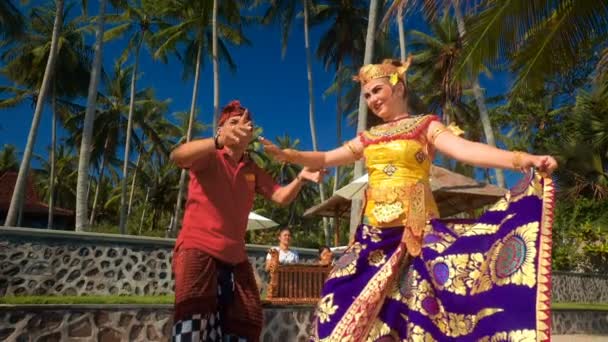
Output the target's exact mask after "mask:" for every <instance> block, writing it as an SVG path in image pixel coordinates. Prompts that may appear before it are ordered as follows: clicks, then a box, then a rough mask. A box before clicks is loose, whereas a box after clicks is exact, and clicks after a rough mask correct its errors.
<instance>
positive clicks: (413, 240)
mask: <svg viewBox="0 0 608 342" xmlns="http://www.w3.org/2000/svg"><path fill="white" fill-rule="evenodd" d="M434 120H438V118H437V116H435V115H424V116H420V117H408V118H405V119H401V120H397V121H394V122H390V123H387V124H383V125H379V126H376V127H373V128H371V129H370V130H369V131H365V132H363V133H362V134H361V135H360V138H361V141H362V143H363V145H364V146H365V149H364V151H363V155H364V156H365V164H366V167H367V172H368V175H369V181H368V188H367V191H366V204H365V209H364V222H365V223H368V224H369V225H371V226H374V227H379V228H383V227H397V226H404V227H405V231H404V234H403V241H404V242H405V244H406V246H407V249H408V252H409V254H411V255H413V256H417V255H418V254H420V250H421V245H422V233H423V230H424V227H425V226H426V224H427V221H428V220H429V219H431V218H436V217H439V211H438V209H437V205H436V204H435V201H434V199H433V195H432V191H431V186H430V171H431V162H432V160H431V159H432V157H431V156H430V150H429V146H428V144H427V142H426V137H425V135H424V132H426V128H427V127H428V125H429V124H430V123H431V122H432V121H434Z"/></svg>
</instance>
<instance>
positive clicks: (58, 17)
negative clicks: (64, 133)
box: [4, 0, 63, 226]
mask: <svg viewBox="0 0 608 342" xmlns="http://www.w3.org/2000/svg"><path fill="white" fill-rule="evenodd" d="M55 6H56V11H55V21H54V23H53V34H52V39H51V48H50V51H49V56H48V58H47V65H46V68H45V70H44V76H43V80H42V84H41V86H40V92H39V96H38V101H37V102H36V109H35V111H34V118H33V119H32V126H31V128H30V133H29V135H28V139H27V144H26V146H25V151H24V153H23V159H22V160H21V166H20V167H19V173H18V175H17V181H16V182H15V189H14V190H13V196H12V198H11V204H10V207H9V210H8V212H7V215H6V220H5V223H4V224H5V226H12V225H14V224H15V222H16V220H17V216H18V213H19V211H20V208H21V206H22V201H23V197H24V195H25V186H26V182H27V174H28V172H29V166H30V161H31V158H32V151H33V149H34V144H35V142H36V134H37V132H38V124H39V123H40V116H41V115H42V109H43V107H44V102H45V101H46V96H47V93H48V90H49V88H50V85H51V74H52V72H53V68H54V66H55V60H56V58H57V46H58V43H59V30H60V27H61V25H62V20H63V0H57V2H56V4H55Z"/></svg>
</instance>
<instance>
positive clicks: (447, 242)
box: [422, 231, 456, 253]
mask: <svg viewBox="0 0 608 342" xmlns="http://www.w3.org/2000/svg"><path fill="white" fill-rule="evenodd" d="M454 241H456V237H454V236H452V235H450V234H446V233H439V232H435V231H431V232H428V233H426V234H425V235H424V239H423V240H422V242H423V245H424V247H425V248H430V249H432V250H434V251H436V252H437V253H443V251H445V250H446V249H447V248H448V247H450V246H451V245H452V244H453V243H454Z"/></svg>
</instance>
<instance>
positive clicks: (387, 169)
mask: <svg viewBox="0 0 608 342" xmlns="http://www.w3.org/2000/svg"><path fill="white" fill-rule="evenodd" d="M382 172H384V173H386V175H387V176H389V177H390V176H392V175H394V174H395V172H397V167H395V165H393V164H386V166H385V167H384V168H383V169H382Z"/></svg>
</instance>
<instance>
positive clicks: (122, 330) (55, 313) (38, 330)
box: [0, 306, 608, 342]
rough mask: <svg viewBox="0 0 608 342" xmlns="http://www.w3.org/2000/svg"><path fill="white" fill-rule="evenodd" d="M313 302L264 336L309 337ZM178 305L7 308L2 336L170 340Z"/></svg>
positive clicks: (560, 328)
mask: <svg viewBox="0 0 608 342" xmlns="http://www.w3.org/2000/svg"><path fill="white" fill-rule="evenodd" d="M312 312H313V309H312V308H311V307H291V308H278V307H266V308H265V309H264V320H265V322H264V323H265V324H264V329H263V331H262V337H261V341H263V342H305V341H307V340H308V339H307V336H308V334H309V332H310V331H309V329H310V326H311V324H310V323H311V318H312ZM171 316H172V310H171V308H170V307H168V306H164V307H161V306H159V307H157V308H153V309H151V308H137V307H134V306H133V307H130V308H124V309H118V308H108V309H102V308H89V309H87V308H84V307H83V306H79V307H73V308H69V307H68V308H64V309H62V310H58V309H53V308H48V309H41V308H33V309H32V308H30V309H20V308H13V309H9V310H6V309H3V310H1V311H0V341H15V342H29V341H32V342H33V341H44V342H54V341H101V342H126V341H169V340H170V336H171V327H172V319H171ZM552 328H553V334H560V335H562V334H596V335H608V314H607V313H606V312H601V311H588V312H583V311H555V312H554V313H553V323H552Z"/></svg>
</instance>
